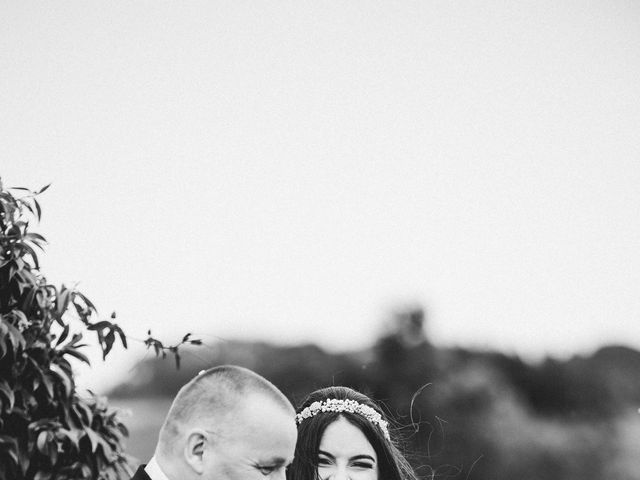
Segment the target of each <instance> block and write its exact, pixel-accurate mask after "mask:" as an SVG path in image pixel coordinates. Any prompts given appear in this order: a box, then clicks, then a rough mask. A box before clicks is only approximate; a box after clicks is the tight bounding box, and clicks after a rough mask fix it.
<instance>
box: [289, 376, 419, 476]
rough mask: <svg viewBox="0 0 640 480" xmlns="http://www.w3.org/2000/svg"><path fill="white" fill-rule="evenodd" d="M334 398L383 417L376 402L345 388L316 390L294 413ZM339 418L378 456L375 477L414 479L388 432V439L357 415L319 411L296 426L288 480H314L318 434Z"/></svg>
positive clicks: (412, 472)
mask: <svg viewBox="0 0 640 480" xmlns="http://www.w3.org/2000/svg"><path fill="white" fill-rule="evenodd" d="M331 398H335V399H338V400H355V401H356V402H358V403H360V404H362V405H366V406H368V407H371V408H373V409H374V410H375V411H376V412H378V413H379V414H380V415H381V416H382V418H383V419H384V420H387V418H386V415H385V414H384V412H383V411H382V410H381V409H380V407H379V406H378V405H376V403H375V402H374V401H373V400H371V399H370V398H369V397H367V396H366V395H364V394H362V393H360V392H357V391H355V390H353V389H351V388H348V387H327V388H322V389H320V390H316V391H315V392H312V393H311V394H309V396H308V397H307V398H306V399H305V400H304V402H302V404H301V405H300V407H299V408H298V410H297V411H298V413H300V412H301V411H302V410H304V409H305V408H306V407H308V406H310V405H311V404H312V403H314V402H324V401H325V400H329V399H331ZM339 417H344V418H345V419H346V420H347V421H348V422H350V423H351V424H353V425H354V426H356V427H357V428H358V429H360V431H362V433H364V435H365V437H367V440H369V443H370V444H371V446H372V447H373V449H374V450H375V452H376V455H377V457H378V478H379V479H381V480H416V475H415V473H414V471H413V469H412V468H411V465H409V462H408V461H407V459H406V458H405V457H404V455H403V454H402V453H401V452H400V450H399V449H398V447H397V445H396V444H395V443H394V442H393V437H394V435H393V432H389V434H390V436H391V440H388V439H387V438H386V437H385V434H384V432H383V431H382V429H381V428H380V426H379V425H377V424H376V423H373V422H371V421H370V420H367V419H366V418H365V417H363V416H362V415H360V414H358V413H349V412H322V413H319V414H316V415H314V416H312V417H310V418H305V419H304V420H303V421H302V423H300V424H299V425H298V441H297V443H296V452H295V457H294V460H293V463H292V464H291V466H290V467H289V469H288V473H287V479H288V480H318V450H319V448H320V441H321V440H322V435H323V434H324V431H325V430H326V429H327V427H328V426H329V425H330V424H332V423H333V422H335V421H336V420H337V419H338V418H339Z"/></svg>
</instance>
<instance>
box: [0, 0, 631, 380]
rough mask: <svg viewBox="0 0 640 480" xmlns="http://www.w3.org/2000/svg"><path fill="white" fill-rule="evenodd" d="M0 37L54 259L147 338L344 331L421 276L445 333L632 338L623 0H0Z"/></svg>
mask: <svg viewBox="0 0 640 480" xmlns="http://www.w3.org/2000/svg"><path fill="white" fill-rule="evenodd" d="M0 61H1V64H0V68H1V70H2V71H1V75H0V112H1V115H2V120H1V122H0V175H2V178H3V181H4V183H5V184H6V185H14V186H28V187H32V188H38V187H40V186H42V185H45V184H47V183H53V185H52V187H51V188H50V189H49V190H48V191H47V192H46V193H44V194H43V196H42V199H41V200H42V203H43V206H44V219H43V222H42V224H41V225H40V227H39V231H40V232H42V233H43V234H44V235H45V236H46V237H47V238H48V240H49V242H50V246H49V249H48V250H47V253H46V255H45V256H44V257H43V264H44V272H45V274H46V275H47V276H48V277H49V278H50V279H51V280H54V281H56V282H65V283H67V284H73V283H74V282H80V283H79V288H81V289H82V290H83V291H84V292H85V293H87V294H88V295H89V296H90V297H91V298H92V299H94V300H95V301H96V303H97V304H98V307H99V308H100V309H101V311H102V312H103V314H104V315H105V316H106V315H108V314H109V313H110V312H111V310H116V311H117V313H118V322H120V324H121V325H122V326H123V327H124V328H125V329H126V330H127V331H128V332H129V333H130V334H131V335H132V336H134V337H138V338H143V337H144V334H145V332H146V330H147V329H148V328H151V329H152V330H153V331H154V333H155V334H157V335H158V336H160V337H162V338H164V339H166V340H167V341H172V340H175V339H176V338H177V336H178V335H179V334H181V333H184V332H186V331H194V332H197V333H198V334H201V335H205V334H206V335H215V336H219V337H222V338H232V337H240V338H249V339H265V340H269V341H275V342H279V343H292V342H298V341H310V340H312V341H317V342H319V343H320V344H321V345H323V346H325V347H327V348H330V349H333V350H340V349H345V348H354V347H361V346H364V345H367V344H369V343H370V342H371V341H373V339H374V338H375V337H376V336H377V335H378V334H379V332H380V329H381V322H382V321H383V320H384V318H385V316H387V315H388V312H389V310H390V309H392V308H394V307H395V306H398V305H402V304H404V303H407V302H408V303H418V304H421V305H423V306H424V307H425V308H427V310H428V314H429V323H428V331H429V334H430V336H431V338H432V339H433V341H434V342H435V343H437V344H439V345H462V346H468V347H474V348H498V349H502V350H504V351H506V352H509V353H517V354H520V355H523V356H525V357H527V358H531V359H536V358H541V357H542V356H543V355H546V354H552V355H558V356H568V355H571V354H573V353H588V352H589V351H590V350H591V349H594V348H597V347H598V346H600V345H603V344H606V343H624V344H627V345H631V346H634V347H636V348H640V248H639V247H640V6H639V5H638V3H637V2H634V1H619V0H606V1H604V0H603V1H560V2H559V1H557V0H543V1H535V2H533V1H522V2H503V1H490V0H486V1H469V2H463V1H461V2H458V1H455V2H454V1H430V0H429V1H416V2H411V1H377V2H373V1H351V2H344V1H341V2H316V1H313V2H301V1H292V2H273V1H270V2H243V1H237V0H233V1H228V2H220V1H206V2H204V1H203V2H197V1H189V2H157V1H144V2H143V1H134V2H87V1H82V2H80V1H78V2H57V3H50V2H39V3H33V2H22V1H3V2H2V3H1V4H0ZM203 338H207V339H208V340H207V341H213V337H203ZM125 359H129V360H125ZM127 361H131V356H127V355H119V358H118V359H115V360H114V362H115V363H112V364H111V365H112V367H111V368H110V370H109V372H107V373H105V369H104V368H101V369H98V374H97V375H95V377H92V378H91V379H89V380H87V383H88V384H89V385H91V384H92V382H94V383H95V382H103V379H104V378H105V377H108V376H109V375H110V374H112V372H113V371H118V372H119V373H121V372H122V371H123V370H122V369H121V368H120V367H118V368H113V365H114V364H115V365H118V366H120V365H124V364H125V363H126V362H127ZM94 388H96V387H95V385H94Z"/></svg>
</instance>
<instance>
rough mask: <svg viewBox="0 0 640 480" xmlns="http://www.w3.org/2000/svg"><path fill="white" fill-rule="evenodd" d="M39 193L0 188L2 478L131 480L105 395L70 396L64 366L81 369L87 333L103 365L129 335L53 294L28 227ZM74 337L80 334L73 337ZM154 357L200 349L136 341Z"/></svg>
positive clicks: (65, 294)
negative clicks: (92, 337)
mask: <svg viewBox="0 0 640 480" xmlns="http://www.w3.org/2000/svg"><path fill="white" fill-rule="evenodd" d="M47 188H48V186H46V187H44V188H42V189H41V190H39V191H37V192H32V191H30V190H28V189H25V188H13V189H5V188H4V187H3V186H2V183H1V182H0V479H15V480H27V479H28V480H31V479H35V480H48V479H54V478H55V479H60V480H64V479H76V478H99V479H105V480H107V479H112V480H116V479H124V478H129V476H130V475H131V473H132V472H131V465H130V463H129V458H128V457H127V455H126V454H125V453H124V450H123V440H124V437H126V436H127V434H128V432H127V428H126V427H125V425H124V424H123V423H122V421H121V417H120V415H119V412H118V411H117V410H116V409H113V408H110V407H109V405H108V404H107V401H106V399H105V398H101V397H98V396H96V395H95V394H93V393H92V392H87V394H86V395H80V394H79V393H78V392H77V390H76V385H75V381H74V374H73V370H72V364H71V362H72V361H79V362H84V363H87V364H88V363H89V360H88V358H87V356H86V355H85V354H84V353H83V352H82V349H83V347H85V346H86V344H85V343H84V334H86V333H91V334H92V335H93V334H95V336H96V338H97V342H98V345H99V346H100V349H101V351H102V355H103V359H105V358H106V357H107V355H108V354H109V353H110V352H111V350H112V348H113V346H114V345H115V343H116V342H117V341H119V342H120V343H121V344H122V345H123V346H124V347H125V348H127V336H126V335H125V333H124V332H123V330H122V329H121V328H120V326H118V324H117V323H114V320H115V317H116V316H115V313H113V314H112V315H111V319H110V320H104V319H102V320H100V319H99V318H98V313H97V311H96V307H95V306H94V305H93V303H92V302H91V301H90V300H89V299H88V298H87V297H86V296H85V295H84V294H83V293H82V292H80V291H78V290H77V289H76V288H69V287H66V286H64V285H62V286H60V287H56V286H54V285H52V284H50V283H48V282H47V279H46V278H45V277H44V276H43V275H42V273H41V272H40V265H39V262H38V253H37V251H38V250H42V249H43V248H44V246H45V244H46V240H45V238H44V237H43V236H42V235H40V234H38V233H34V232H32V231H31V230H30V222H33V221H34V220H36V221H39V220H40V216H41V212H42V210H41V207H40V204H39V202H38V199H37V197H38V196H39V195H40V194H41V193H42V192H44V191H45V190H46V189H47ZM78 330H79V331H78ZM144 343H145V345H146V346H147V348H152V349H153V350H154V351H155V353H156V355H157V356H163V357H164V356H166V353H167V352H169V353H172V354H173V355H174V356H175V360H176V365H177V366H179V361H180V356H179V351H178V350H179V347H180V346H181V345H183V344H199V340H191V339H190V334H187V335H185V337H184V338H183V339H182V342H180V343H179V344H178V345H173V346H165V345H163V344H162V342H160V341H159V340H157V339H155V338H153V337H152V336H151V332H150V331H149V336H148V338H147V339H146V340H144Z"/></svg>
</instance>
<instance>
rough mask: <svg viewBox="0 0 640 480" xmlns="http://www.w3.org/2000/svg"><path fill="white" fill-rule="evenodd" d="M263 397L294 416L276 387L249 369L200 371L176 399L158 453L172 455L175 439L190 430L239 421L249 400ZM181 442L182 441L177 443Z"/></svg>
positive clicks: (223, 367) (287, 401) (163, 428)
mask: <svg viewBox="0 0 640 480" xmlns="http://www.w3.org/2000/svg"><path fill="white" fill-rule="evenodd" d="M255 397H262V398H263V399H264V401H271V402H273V404H274V405H277V406H278V407H280V408H282V409H283V410H284V411H285V412H287V413H290V414H291V415H294V414H295V411H294V409H293V406H292V405H291V403H290V402H289V400H287V397H285V396H284V395H283V394H282V392H281V391H280V390H278V389H277V388H276V387H275V385H273V384H272V383H271V382H269V381H268V380H267V379H265V378H264V377H261V376H260V375H258V374H257V373H255V372H252V371H251V370H248V369H246V368H242V367H237V366H233V365H223V366H220V367H214V368H210V369H209V370H205V371H203V372H201V373H200V374H199V375H198V376H196V377H195V378H193V379H192V380H191V381H190V382H189V383H187V384H186V385H185V386H183V387H182V388H181V389H180V391H179V392H178V395H177V396H176V398H175V399H174V401H173V403H172V405H171V408H170V410H169V413H168V414H167V418H166V419H165V422H164V425H163V426H162V429H161V430H160V437H159V440H158V448H157V451H156V453H157V454H163V455H171V453H172V451H173V449H174V448H175V447H176V446H177V445H176V439H177V438H178V437H180V436H181V435H182V434H184V433H185V432H186V431H187V430H188V429H189V428H190V427H193V426H200V427H203V428H215V429H218V428H224V427H225V424H226V422H227V420H228V419H229V420H231V419H233V421H236V422H237V421H238V416H237V415H234V414H236V413H238V412H239V410H240V409H241V408H242V406H243V405H244V403H245V400H247V399H248V398H255ZM178 443H179V442H178Z"/></svg>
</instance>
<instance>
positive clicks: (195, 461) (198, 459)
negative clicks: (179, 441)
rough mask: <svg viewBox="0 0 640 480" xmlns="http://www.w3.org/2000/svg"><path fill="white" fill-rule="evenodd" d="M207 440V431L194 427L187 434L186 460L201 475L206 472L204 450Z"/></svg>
mask: <svg viewBox="0 0 640 480" xmlns="http://www.w3.org/2000/svg"><path fill="white" fill-rule="evenodd" d="M207 441H208V438H207V432H205V431H204V430H201V429H193V430H191V431H190V432H189V434H188V435H187V444H186V445H185V447H184V459H185V461H186V462H187V464H188V465H189V466H190V467H191V468H192V469H193V470H194V471H195V472H196V473H198V474H200V475H201V474H202V473H203V472H204V450H205V448H206V447H207Z"/></svg>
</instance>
